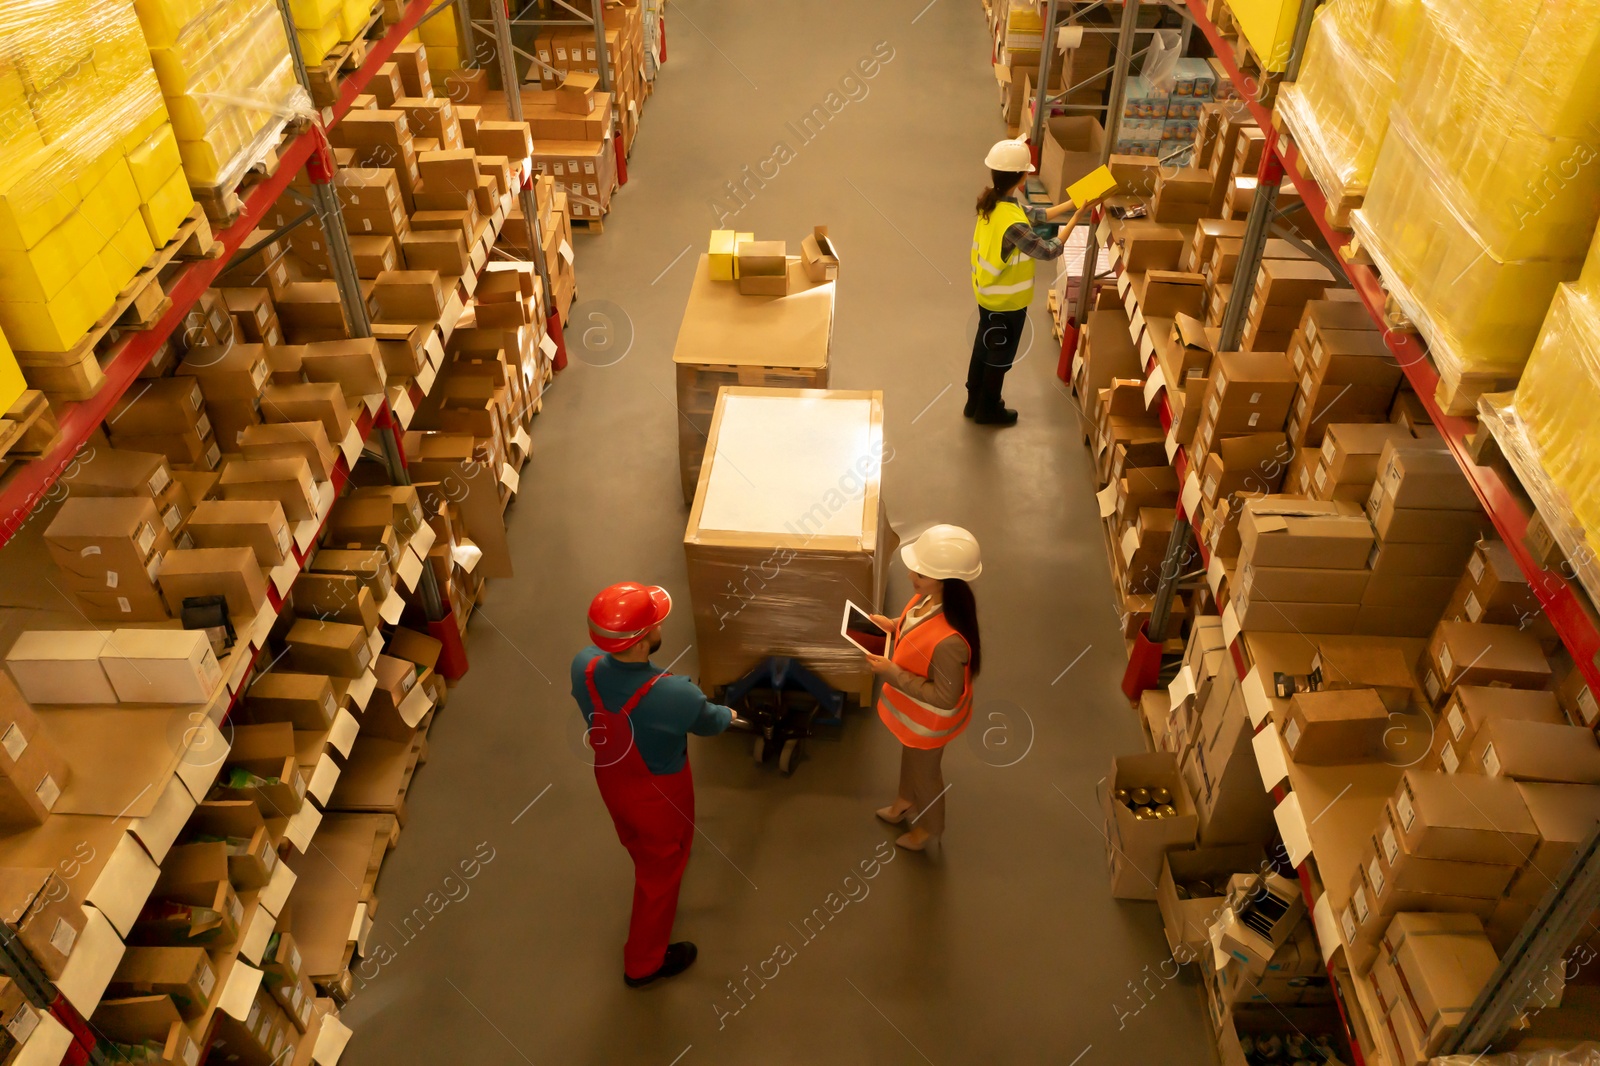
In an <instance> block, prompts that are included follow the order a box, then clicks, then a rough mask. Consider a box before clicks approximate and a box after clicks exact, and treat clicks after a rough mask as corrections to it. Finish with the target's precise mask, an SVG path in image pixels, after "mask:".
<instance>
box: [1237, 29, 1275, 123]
mask: <svg viewBox="0 0 1600 1066" xmlns="http://www.w3.org/2000/svg"><path fill="white" fill-rule="evenodd" d="M1230 43H1231V44H1232V46H1233V57H1234V62H1235V64H1237V66H1238V67H1239V73H1241V74H1243V75H1244V76H1245V78H1246V79H1247V80H1249V81H1252V82H1254V83H1255V92H1254V96H1255V99H1256V101H1257V102H1258V103H1259V104H1261V106H1262V107H1271V106H1272V104H1273V101H1275V100H1276V99H1277V97H1278V86H1279V85H1280V84H1282V82H1283V72H1282V71H1269V70H1267V68H1266V66H1265V64H1263V63H1262V62H1261V57H1260V56H1259V55H1257V54H1256V50H1255V49H1254V48H1252V47H1251V45H1250V41H1249V39H1248V38H1247V37H1245V35H1244V34H1243V33H1242V32H1240V33H1237V34H1235V35H1234V36H1233V37H1231V38H1230ZM1240 88H1241V89H1242V88H1244V87H1243V86H1241V87H1240Z"/></svg>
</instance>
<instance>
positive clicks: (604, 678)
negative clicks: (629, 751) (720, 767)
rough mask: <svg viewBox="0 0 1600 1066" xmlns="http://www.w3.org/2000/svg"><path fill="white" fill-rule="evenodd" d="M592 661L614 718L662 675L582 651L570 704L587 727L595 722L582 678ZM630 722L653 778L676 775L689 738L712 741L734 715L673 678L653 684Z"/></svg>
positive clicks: (650, 667)
mask: <svg viewBox="0 0 1600 1066" xmlns="http://www.w3.org/2000/svg"><path fill="white" fill-rule="evenodd" d="M596 657H598V658H599V659H600V663H599V665H597V666H596V667H595V669H594V685H595V688H597V689H599V690H600V699H601V700H602V701H603V702H604V703H605V705H606V710H608V711H610V712H612V713H613V714H615V713H616V712H618V711H620V710H622V705H623V704H624V703H627V702H628V700H629V699H630V698H631V697H632V696H633V694H634V693H635V692H636V691H638V689H639V687H640V686H641V685H643V684H644V683H645V682H647V681H649V680H650V678H651V677H652V676H654V675H655V674H661V673H665V672H666V671H664V670H662V669H661V668H660V667H659V666H656V665H654V664H653V663H648V662H644V663H625V662H619V661H618V660H617V659H615V658H614V657H612V656H611V655H608V654H606V653H605V652H603V651H601V650H600V649H599V648H596V647H595V646H594V645H592V644H591V645H590V646H589V647H587V648H584V649H583V650H582V651H580V652H579V653H578V655H577V657H576V658H575V659H573V660H572V698H573V699H574V700H577V701H578V710H580V711H582V712H583V720H584V722H585V723H586V724H587V723H590V722H592V721H593V719H594V707H593V706H592V705H591V703H590V702H589V686H588V683H587V682H586V681H585V680H584V673H585V671H586V670H587V669H588V667H589V660H591V659H594V658H596ZM629 717H630V718H631V720H632V722H633V736H634V740H635V742H636V743H637V744H638V745H639V754H640V755H641V756H643V757H644V764H645V766H647V767H649V769H650V772H651V773H653V774H675V773H677V772H678V771H679V770H681V769H683V764H684V762H685V760H687V759H688V757H689V740H688V735H689V734H690V733H693V734H695V735H696V736H701V737H713V736H716V735H717V734H718V733H720V732H722V731H723V730H725V729H727V728H728V726H729V725H730V724H731V723H732V722H733V711H732V710H731V709H730V708H727V707H724V706H722V705H721V704H717V703H712V702H711V701H710V700H708V699H706V695H705V693H703V692H701V691H700V689H699V688H698V687H697V686H696V685H695V683H694V682H693V681H690V680H689V679H688V678H687V677H681V676H678V675H672V676H670V677H664V678H662V679H661V680H660V681H658V682H656V684H655V687H654V688H652V689H651V690H650V691H649V693H648V694H647V695H646V696H645V697H644V699H642V700H640V701H639V706H637V707H635V708H634V710H633V714H632V715H630V716H629Z"/></svg>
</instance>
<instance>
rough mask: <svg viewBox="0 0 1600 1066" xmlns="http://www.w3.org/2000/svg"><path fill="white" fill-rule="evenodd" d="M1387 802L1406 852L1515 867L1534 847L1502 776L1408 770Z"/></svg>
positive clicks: (1518, 797)
mask: <svg viewBox="0 0 1600 1066" xmlns="http://www.w3.org/2000/svg"><path fill="white" fill-rule="evenodd" d="M1390 803H1392V804H1393V805H1394V813H1395V819H1394V823H1395V828H1396V830H1397V831H1398V832H1399V833H1400V834H1401V835H1402V837H1403V839H1404V845H1405V848H1406V850H1407V851H1409V852H1410V853H1412V854H1414V855H1420V856H1422V857H1424V858H1431V859H1457V860H1460V861H1462V862H1488V863H1498V864H1502V865H1509V866H1518V865H1521V863H1522V861H1523V858H1524V856H1526V855H1528V854H1530V853H1531V852H1532V850H1533V848H1534V847H1535V845H1536V844H1537V843H1538V827H1537V826H1535V825H1534V822H1533V818H1532V816H1531V815H1530V814H1529V813H1528V808H1527V805H1526V804H1525V803H1524V802H1523V800H1522V794H1521V792H1520V791H1518V788H1517V785H1516V783H1515V782H1513V781H1511V780H1509V779H1507V778H1502V777H1479V776H1477V775H1469V774H1441V773H1429V772H1425V771H1420V770H1407V771H1406V772H1405V775H1404V776H1403V777H1402V778H1401V781H1400V785H1399V787H1398V788H1397V789H1396V790H1395V793H1394V795H1393V796H1392V797H1391V799H1390Z"/></svg>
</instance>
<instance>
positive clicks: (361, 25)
mask: <svg viewBox="0 0 1600 1066" xmlns="http://www.w3.org/2000/svg"><path fill="white" fill-rule="evenodd" d="M289 14H290V15H291V16H293V18H294V29H295V36H296V37H298V38H300V58H301V59H303V60H304V61H305V64H306V66H308V67H314V66H316V65H317V64H318V63H321V62H322V61H323V60H325V59H327V58H328V54H329V53H330V52H332V51H333V50H334V49H335V48H337V47H338V46H339V43H340V42H341V41H353V40H355V39H356V37H357V36H359V35H360V33H361V31H362V30H363V29H365V28H366V25H367V20H368V19H369V18H370V17H371V15H372V3H371V0H289Z"/></svg>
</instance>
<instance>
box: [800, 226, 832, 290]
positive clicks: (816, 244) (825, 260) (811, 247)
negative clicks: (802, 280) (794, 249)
mask: <svg viewBox="0 0 1600 1066" xmlns="http://www.w3.org/2000/svg"><path fill="white" fill-rule="evenodd" d="M800 263H801V265H802V266H804V267H805V271H806V277H808V278H810V279H811V280H812V281H818V282H821V281H833V280H835V279H836V278H838V276H839V253H838V250H837V249H836V248H835V247H834V244H833V240H832V238H830V237H829V236H828V227H827V226H816V227H813V228H812V230H811V232H810V233H808V234H806V236H805V237H804V239H802V240H801V241H800Z"/></svg>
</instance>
